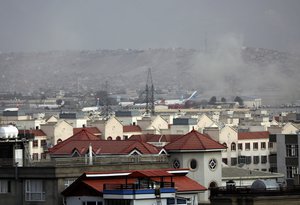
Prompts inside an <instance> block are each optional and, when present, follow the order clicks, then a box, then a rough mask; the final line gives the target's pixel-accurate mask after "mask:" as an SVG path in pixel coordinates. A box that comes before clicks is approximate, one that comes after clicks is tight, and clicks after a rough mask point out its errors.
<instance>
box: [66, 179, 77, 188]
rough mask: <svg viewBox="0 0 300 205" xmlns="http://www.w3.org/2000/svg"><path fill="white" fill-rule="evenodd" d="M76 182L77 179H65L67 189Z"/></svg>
mask: <svg viewBox="0 0 300 205" xmlns="http://www.w3.org/2000/svg"><path fill="white" fill-rule="evenodd" d="M74 181H75V179H65V188H67V187H68V186H70V185H71V184H72V183H73V182H74Z"/></svg>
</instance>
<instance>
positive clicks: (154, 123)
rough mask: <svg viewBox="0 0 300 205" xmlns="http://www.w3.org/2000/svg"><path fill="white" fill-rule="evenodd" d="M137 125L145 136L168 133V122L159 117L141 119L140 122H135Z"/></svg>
mask: <svg viewBox="0 0 300 205" xmlns="http://www.w3.org/2000/svg"><path fill="white" fill-rule="evenodd" d="M137 125H139V126H140V127H141V129H142V132H143V133H145V134H146V133H152V134H162V133H167V132H169V124H168V122H167V121H166V120H165V119H164V118H162V117H161V116H160V115H157V116H151V117H143V118H142V119H141V120H138V121H137Z"/></svg>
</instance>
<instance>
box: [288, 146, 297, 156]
mask: <svg viewBox="0 0 300 205" xmlns="http://www.w3.org/2000/svg"><path fill="white" fill-rule="evenodd" d="M286 156H287V157H297V156H298V145H296V144H290V145H286Z"/></svg>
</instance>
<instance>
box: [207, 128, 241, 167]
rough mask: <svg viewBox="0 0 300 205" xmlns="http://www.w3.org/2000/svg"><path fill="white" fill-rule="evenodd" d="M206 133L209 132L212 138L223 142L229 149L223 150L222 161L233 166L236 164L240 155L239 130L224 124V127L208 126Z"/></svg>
mask: <svg viewBox="0 0 300 205" xmlns="http://www.w3.org/2000/svg"><path fill="white" fill-rule="evenodd" d="M204 133H205V134H208V135H209V136H210V137H211V138H212V139H214V140H216V141H218V142H220V143H221V144H223V145H224V146H225V147H226V148H227V149H226V150H223V152H222V162H223V163H225V164H227V165H229V166H231V165H233V166H235V165H236V159H237V157H238V150H237V149H236V146H237V144H238V132H237V130H235V129H234V128H233V127H231V126H227V125H226V126H224V127H223V128H221V129H219V128H206V129H205V130H204Z"/></svg>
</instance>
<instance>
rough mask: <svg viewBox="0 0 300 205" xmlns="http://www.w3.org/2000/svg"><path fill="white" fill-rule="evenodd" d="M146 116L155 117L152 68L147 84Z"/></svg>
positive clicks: (149, 71) (149, 70)
mask: <svg viewBox="0 0 300 205" xmlns="http://www.w3.org/2000/svg"><path fill="white" fill-rule="evenodd" d="M145 92H146V99H145V101H146V114H151V115H154V85H153V81H152V74H151V68H149V69H148V75H147V83H146V90H145Z"/></svg>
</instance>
